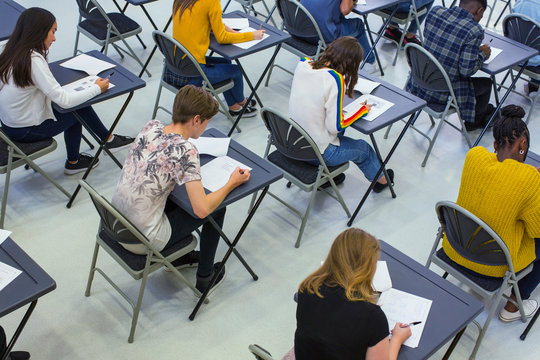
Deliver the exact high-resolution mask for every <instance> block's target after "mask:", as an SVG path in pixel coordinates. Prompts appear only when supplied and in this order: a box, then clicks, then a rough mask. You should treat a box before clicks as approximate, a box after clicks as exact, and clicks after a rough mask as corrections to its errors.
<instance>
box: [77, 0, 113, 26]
mask: <svg viewBox="0 0 540 360" xmlns="http://www.w3.org/2000/svg"><path fill="white" fill-rule="evenodd" d="M76 2H77V5H78V6H79V14H80V15H81V16H82V17H83V18H85V19H86V20H89V21H91V22H93V23H101V25H102V26H107V20H106V19H105V17H103V14H102V13H101V12H100V11H99V9H98V8H97V6H96V4H95V3H94V2H93V1H92V0H76Z"/></svg>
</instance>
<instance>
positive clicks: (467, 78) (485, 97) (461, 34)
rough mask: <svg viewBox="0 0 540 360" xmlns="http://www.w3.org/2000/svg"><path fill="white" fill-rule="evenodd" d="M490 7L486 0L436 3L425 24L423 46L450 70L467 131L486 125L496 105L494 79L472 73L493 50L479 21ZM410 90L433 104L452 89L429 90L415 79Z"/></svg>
mask: <svg viewBox="0 0 540 360" xmlns="http://www.w3.org/2000/svg"><path fill="white" fill-rule="evenodd" d="M486 7H487V3H486V0H461V1H460V3H459V6H455V7H453V8H451V9H447V8H444V7H442V6H435V7H434V8H433V9H431V11H430V12H429V14H428V15H427V18H426V24H425V28H424V44H423V46H424V48H425V49H426V50H428V51H429V52H430V53H431V54H433V56H434V57H435V58H436V59H437V60H438V61H439V62H440V63H441V65H442V67H443V68H444V69H445V70H446V73H447V74H448V77H449V78H450V82H451V83H452V86H453V89H454V94H455V95H456V98H457V103H458V106H459V112H460V114H461V118H462V119H463V121H464V122H465V128H466V129H467V131H471V130H475V129H479V128H483V127H484V126H485V124H486V122H487V121H488V120H489V118H490V116H491V115H492V114H493V110H494V109H495V107H494V106H493V105H491V104H490V103H489V98H490V96H491V87H492V83H491V79H490V78H487V77H472V75H474V74H475V73H476V72H477V71H478V70H479V69H480V68H481V67H482V65H483V63H484V61H485V60H486V59H487V58H489V56H490V54H491V49H490V47H489V45H487V44H482V40H483V38H484V30H483V29H482V26H480V24H479V23H478V22H479V21H480V19H482V17H483V16H484V11H485V10H486ZM406 90H407V91H408V92H410V93H412V94H414V95H416V96H418V97H420V98H422V99H424V100H425V101H427V102H428V103H429V104H431V103H433V104H442V105H445V104H446V102H447V100H448V93H441V92H435V91H428V90H425V89H423V88H422V87H421V86H420V85H419V84H416V83H415V82H414V80H412V79H409V81H408V82H407V85H406Z"/></svg>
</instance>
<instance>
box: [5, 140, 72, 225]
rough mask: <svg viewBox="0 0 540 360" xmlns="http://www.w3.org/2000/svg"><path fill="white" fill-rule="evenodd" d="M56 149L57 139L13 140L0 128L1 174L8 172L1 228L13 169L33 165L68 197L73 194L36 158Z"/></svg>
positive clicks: (32, 166) (33, 167)
mask: <svg viewBox="0 0 540 360" xmlns="http://www.w3.org/2000/svg"><path fill="white" fill-rule="evenodd" d="M55 149H56V141H55V140H54V139H53V138H50V139H46V140H41V141H35V142H31V143H22V142H17V141H11V140H10V138H9V137H8V136H7V135H6V133H4V131H2V130H1V129H0V174H6V181H5V182H4V196H3V197H2V210H1V213H0V228H3V227H4V218H5V216H6V205H7V199H8V191H9V180H10V178H11V170H13V169H16V168H18V167H19V166H22V165H25V166H27V167H31V168H32V169H34V171H36V172H38V173H40V174H41V175H43V176H44V177H45V178H46V179H47V180H49V181H50V182H51V183H52V184H53V185H54V186H56V187H57V188H58V190H60V191H61V192H62V193H63V194H64V195H66V196H67V197H68V198H70V197H71V194H70V193H68V192H67V191H66V189H64V188H63V187H62V186H60V184H58V183H57V182H56V181H54V180H53V178H52V177H50V176H49V174H47V173H46V172H45V171H43V170H42V169H41V168H40V167H39V166H37V164H36V163H35V162H34V160H36V159H38V158H40V157H42V156H44V155H46V154H48V153H50V152H52V151H54V150H55Z"/></svg>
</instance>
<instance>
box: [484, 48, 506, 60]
mask: <svg viewBox="0 0 540 360" xmlns="http://www.w3.org/2000/svg"><path fill="white" fill-rule="evenodd" d="M500 53H502V49H499V48H496V47H493V46H492V47H491V55H490V56H489V59H487V60H486V61H484V64H489V63H490V62H491V61H492V60H493V59H495V58H496V57H497V55H499V54H500Z"/></svg>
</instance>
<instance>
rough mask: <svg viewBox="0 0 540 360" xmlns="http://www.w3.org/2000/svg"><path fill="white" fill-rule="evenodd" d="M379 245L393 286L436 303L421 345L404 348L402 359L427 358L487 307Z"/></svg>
mask: <svg viewBox="0 0 540 360" xmlns="http://www.w3.org/2000/svg"><path fill="white" fill-rule="evenodd" d="M379 243H380V245H381V256H380V259H381V260H385V261H386V262H387V265H388V272H389V273H390V277H391V278H392V287H394V288H395V289H398V290H402V291H406V292H408V293H411V294H414V295H417V296H421V297H424V298H426V299H430V300H433V302H432V304H431V309H430V311H429V315H428V319H427V322H426V324H425V327H424V332H423V333H422V338H421V339H420V344H419V345H418V347H417V348H416V349H413V348H410V347H408V346H403V347H402V348H401V351H400V352H399V359H400V360H418V359H426V358H428V357H429V356H431V355H433V354H434V353H435V352H436V351H437V350H438V349H439V348H440V347H442V346H443V345H444V344H446V343H447V342H448V341H449V340H450V339H452V338H453V337H454V336H455V335H456V334H457V333H458V332H459V331H460V330H461V329H463V328H464V327H465V325H467V324H468V323H469V322H471V321H472V320H473V319H474V318H475V317H476V316H477V315H478V314H480V312H482V310H483V308H484V305H483V304H482V302H481V301H479V300H478V299H476V298H475V297H473V296H472V295H470V294H468V293H466V292H465V291H463V290H462V289H460V288H458V287H457V286H455V285H454V284H452V283H450V282H449V281H447V280H445V279H443V278H442V277H441V276H439V275H437V274H435V273H434V272H433V271H431V270H429V269H427V268H426V267H424V266H423V265H421V264H419V263H418V262H416V261H415V260H413V259H411V258H410V257H408V256H407V255H405V254H403V253H402V252H400V251H398V250H397V249H395V248H394V247H392V246H390V245H388V244H387V243H385V242H384V241H382V240H379Z"/></svg>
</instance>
